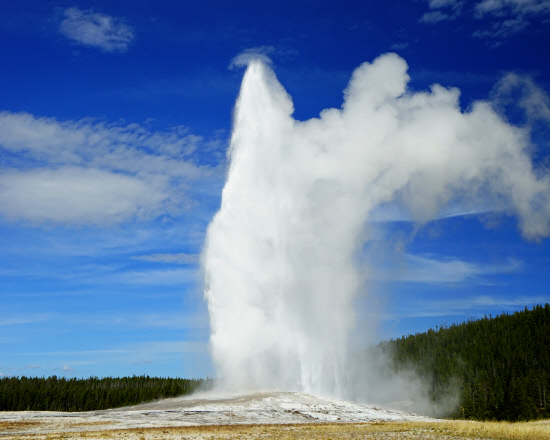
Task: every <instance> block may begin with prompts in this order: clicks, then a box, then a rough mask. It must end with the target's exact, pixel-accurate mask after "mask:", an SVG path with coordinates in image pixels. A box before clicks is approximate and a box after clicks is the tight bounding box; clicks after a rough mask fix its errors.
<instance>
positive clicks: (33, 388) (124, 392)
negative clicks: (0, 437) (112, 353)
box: [0, 376, 212, 411]
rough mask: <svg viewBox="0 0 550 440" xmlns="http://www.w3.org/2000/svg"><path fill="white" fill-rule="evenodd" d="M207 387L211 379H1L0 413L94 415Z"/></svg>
mask: <svg viewBox="0 0 550 440" xmlns="http://www.w3.org/2000/svg"><path fill="white" fill-rule="evenodd" d="M211 385H212V379H180V378H176V379H174V378H159V377H149V376H133V377H121V378H113V377H106V378H101V379H100V378H97V377H90V378H87V379H76V378H71V379H67V378H65V377H57V376H51V377H48V378H44V377H42V378H39V377H25V376H23V377H2V378H0V411H94V410H102V409H109V408H118V407H123V406H131V405H137V404H140V403H144V402H150V401H153V400H158V399H164V398H168V397H177V396H181V395H185V394H191V393H192V392H194V391H197V390H199V389H207V388H209V387H210V386H211Z"/></svg>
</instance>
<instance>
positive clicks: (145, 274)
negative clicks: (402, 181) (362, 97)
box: [0, 0, 550, 377]
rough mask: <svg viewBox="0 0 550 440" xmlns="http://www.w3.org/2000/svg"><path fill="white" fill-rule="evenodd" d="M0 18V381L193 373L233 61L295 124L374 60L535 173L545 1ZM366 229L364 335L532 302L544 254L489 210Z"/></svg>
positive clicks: (201, 365)
mask: <svg viewBox="0 0 550 440" xmlns="http://www.w3.org/2000/svg"><path fill="white" fill-rule="evenodd" d="M0 12H1V13H0V51H1V53H2V60H3V66H2V69H0V87H1V89H0V90H1V91H0V261H1V263H0V375H2V376H5V375H7V376H11V375H15V376H20V375H26V376H49V375H53V374H56V375H58V376H61V375H65V376H70V377H72V376H74V377H87V376H96V375H97V376H121V375H132V374H137V375H139V374H149V375H156V376H180V377H205V376H207V375H210V376H211V375H212V374H213V369H212V365H211V361H210V358H209V355H208V336H209V328H208V314H207V310H206V305H205V303H204V301H203V298H202V281H201V270H200V264H199V255H200V252H201V249H202V245H203V242H204V237H205V231H206V227H207V225H208V223H209V221H210V219H211V218H212V216H213V215H214V213H215V212H216V210H217V208H218V206H219V203H220V197H221V189H222V187H223V182H224V177H225V170H226V161H225V157H226V148H227V146H228V140H229V136H230V130H231V123H232V111H233V105H234V103H235V99H236V98H237V94H238V91H239V86H240V81H241V79H242V75H243V69H242V68H239V66H238V64H239V63H238V60H239V59H240V58H239V56H241V57H242V56H243V54H245V55H246V54H249V53H251V52H253V53H255V54H260V55H261V56H264V57H268V58H269V59H271V60H272V63H273V68H274V70H275V73H276V75H277V77H278V79H279V81H280V82H281V84H282V85H283V86H284V87H285V88H286V89H287V91H288V93H289V94H290V95H291V96H292V98H293V101H294V107H295V113H294V117H295V118H296V119H299V120H307V119H309V118H313V117H317V116H318V115H319V112H320V111H321V110H323V109H325V108H330V107H336V108H339V107H340V106H341V104H342V91H343V90H344V89H345V87H346V85H347V83H348V81H349V79H350V76H351V74H352V72H353V70H354V69H355V68H356V67H357V66H359V65H360V64H361V63H363V62H365V61H372V60H373V59H375V58H376V57H378V56H379V55H381V54H383V53H387V52H396V53H397V54H399V55H400V56H401V57H403V58H404V59H405V60H406V61H407V63H408V65H409V71H408V73H409V75H410V78H411V79H410V83H409V88H410V89H411V90H415V91H418V90H425V89H427V88H429V86H430V85H431V84H433V83H438V84H441V85H442V86H444V87H457V88H458V89H460V91H461V95H460V103H461V107H462V108H463V109H464V110H465V111H467V110H468V109H469V108H470V105H471V104H472V102H473V101H474V100H491V101H492V102H493V105H494V106H495V108H497V109H498V110H499V111H500V112H501V113H502V115H503V117H504V118H506V119H508V120H509V121H510V122H512V123H514V124H517V125H518V127H521V128H522V129H523V130H526V132H528V133H529V136H531V141H532V156H533V158H534V161H535V165H536V166H537V167H538V168H539V171H540V173H544V172H545V171H544V167H545V166H546V167H547V166H548V158H549V154H548V153H549V141H548V135H549V133H550V131H549V129H548V122H549V121H550V110H549V107H548V103H549V101H548V95H547V94H548V93H549V92H550V68H549V67H550V61H549V59H548V56H547V48H548V47H549V43H550V31H549V30H550V1H547V0H541V1H536V0H532V1H529V0H523V1H520V0H474V1H451V0H430V1H425V0H413V1H411V0H403V1H392V2H373V1H347V0H344V1H339V2H325V1H300V0H297V1H296V0H295V1H292V2H286V1H279V2H263V1H233V2H221V1H201V2H187V1H181V2H170V1H157V2H152V1H132V2H129V1H117V2H106V1H93V2H91V1H80V2H66V1H28V0H22V1H19V2H8V1H2V2H1V6H0ZM511 73H512V74H514V76H509V74H511ZM507 75H508V76H507ZM505 77H507V78H515V79H516V81H515V83H514V85H515V88H514V89H513V90H509V89H506V87H504V86H505V85H506V84H505V83H503V78H505ZM526 96H529V97H530V99H529V100H525V99H524V100H523V101H522V97H526ZM522 103H523V104H522ZM373 227H375V228H377V227H380V229H381V230H383V234H384V235H383V237H384V240H383V241H384V243H385V244H386V246H384V249H383V250H382V251H381V250H380V248H379V247H377V246H376V245H371V247H370V248H366V249H365V253H366V254H369V253H370V254H371V257H372V255H376V258H371V261H372V265H373V267H372V268H371V273H370V276H369V282H368V286H367V287H368V290H367V292H368V293H365V294H364V295H363V296H361V297H360V298H359V307H358V309H359V310H361V312H360V315H361V316H362V317H363V318H364V320H365V321H367V320H369V319H371V317H372V316H373V315H377V316H379V317H382V322H381V325H380V326H379V327H378V329H377V330H373V331H375V332H376V333H375V334H376V337H377V338H386V337H398V336H400V335H402V334H409V333H415V332H418V331H424V330H427V329H428V328H430V327H435V326H436V325H442V324H444V323H446V324H451V323H454V322H462V321H464V320H467V319H470V318H472V317H473V318H478V317H482V316H484V315H489V314H492V315H493V316H494V315H496V314H500V313H502V312H503V311H508V312H513V311H515V310H519V309H523V308H524V307H526V306H527V307H531V306H532V305H534V304H538V303H546V302H550V291H549V290H548V286H549V285H550V270H548V267H550V243H549V240H548V239H546V240H541V241H538V242H531V241H526V240H525V239H524V238H522V236H521V233H520V232H519V231H518V227H517V221H516V220H515V218H514V217H512V216H506V215H503V214H499V213H495V212H492V209H491V206H485V207H480V209H479V210H477V211H476V212H468V213H465V212H463V211H460V210H458V211H456V210H455V211H453V208H452V207H449V208H448V209H447V211H445V212H442V213H441V214H440V216H439V218H438V219H437V220H434V221H431V222H429V223H428V224H425V225H418V224H415V223H413V222H411V221H409V220H408V219H407V218H403V217H402V216H401V215H400V213H395V212H392V211H391V207H388V209H387V210H386V211H383V210H381V211H380V213H379V219H378V222H377V224H376V225H373ZM387 244H389V246H387ZM365 326H366V327H368V325H365Z"/></svg>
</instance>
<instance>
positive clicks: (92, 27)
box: [59, 7, 134, 52]
mask: <svg viewBox="0 0 550 440" xmlns="http://www.w3.org/2000/svg"><path fill="white" fill-rule="evenodd" d="M63 15H64V17H65V18H64V19H63V21H62V22H61V23H60V25H59V31H60V32H61V33H62V34H63V35H65V36H66V37H67V38H70V39H71V40H73V41H75V42H76V43H79V44H82V45H84V46H91V47H95V48H97V49H100V50H102V51H104V52H124V51H126V50H127V49H128V45H129V44H130V43H131V42H132V41H133V40H134V31H133V29H132V28H131V27H130V26H128V25H126V24H124V23H123V22H122V20H121V19H119V18H115V17H110V16H108V15H104V14H101V13H98V12H93V11H82V10H80V9H78V8H74V7H73V8H67V9H65V11H64V13H63Z"/></svg>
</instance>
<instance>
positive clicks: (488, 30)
mask: <svg viewBox="0 0 550 440" xmlns="http://www.w3.org/2000/svg"><path fill="white" fill-rule="evenodd" d="M426 2H427V3H428V7H429V9H430V11H429V12H426V13H424V14H423V15H422V17H421V18H420V20H419V21H420V22H422V23H428V24H435V23H439V22H441V21H444V20H454V19H456V18H457V17H459V16H462V15H464V16H469V17H470V18H476V19H485V20H484V21H483V22H481V21H480V23H481V25H482V26H483V28H482V29H478V30H476V31H475V32H474V33H473V34H472V35H473V36H474V37H477V38H483V39H490V40H492V41H493V44H494V45H498V44H499V40H500V39H502V38H506V37H510V36H512V35H515V34H517V33H519V32H521V31H523V30H524V29H526V28H527V27H529V26H530V24H531V22H532V20H533V19H534V18H535V17H537V16H546V15H547V14H549V13H550V0H481V1H478V2H477V3H475V5H474V6H473V7H472V8H465V7H464V5H465V3H464V2H463V1H452V0H426ZM495 41H496V43H495Z"/></svg>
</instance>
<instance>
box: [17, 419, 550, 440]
mask: <svg viewBox="0 0 550 440" xmlns="http://www.w3.org/2000/svg"><path fill="white" fill-rule="evenodd" d="M8 438H10V439H16V440H63V439H67V440H68V439H71V440H84V439H86V440H94V439H97V440H103V439H114V440H161V439H162V440H184V439H186V440H191V439H193V440H199V439H205V440H226V439H242V440H252V439H274V440H291V439H312V440H328V439H331V440H348V439H392V440H393V439H411V440H421V439H422V440H424V439H433V440H468V439H474V440H481V439H492V440H512V439H513V440H548V439H549V438H550V422H546V423H545V422H524V423H508V422H469V421H442V422H377V423H365V424H347V423H312V424H289V425H207V426H185V427H159V428H143V427H142V428H134V429H107V430H101V428H99V427H98V429H97V430H94V431H85V432H67V431H65V432H56V433H55V434H48V435H45V434H32V435H31V434H25V435H21V436H18V435H13V436H9V437H8Z"/></svg>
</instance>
